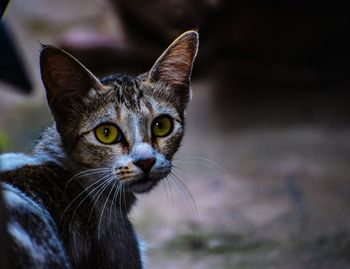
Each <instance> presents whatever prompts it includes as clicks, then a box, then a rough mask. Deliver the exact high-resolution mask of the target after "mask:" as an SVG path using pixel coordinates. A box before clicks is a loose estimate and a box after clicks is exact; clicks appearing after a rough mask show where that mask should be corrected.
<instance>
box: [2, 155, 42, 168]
mask: <svg viewBox="0 0 350 269" xmlns="http://www.w3.org/2000/svg"><path fill="white" fill-rule="evenodd" d="M38 164H39V161H38V160H37V159H36V158H34V157H33V156H29V155H26V154H23V153H4V154H1V155H0V172H6V171H10V170H15V169H18V168H22V167H24V166H26V165H38Z"/></svg>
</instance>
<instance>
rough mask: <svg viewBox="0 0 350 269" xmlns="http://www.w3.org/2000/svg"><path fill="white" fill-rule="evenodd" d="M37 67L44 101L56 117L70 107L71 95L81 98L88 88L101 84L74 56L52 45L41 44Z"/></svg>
mask: <svg viewBox="0 0 350 269" xmlns="http://www.w3.org/2000/svg"><path fill="white" fill-rule="evenodd" d="M40 71H41V78H42V81H43V84H44V86H45V89H46V96H47V101H48V104H49V106H50V109H51V111H52V112H53V115H54V117H55V118H56V116H59V114H61V113H67V111H65V110H67V109H69V107H70V106H69V105H70V102H72V101H73V100H74V99H79V98H80V99H81V97H83V96H84V95H86V94H87V93H88V92H89V90H91V89H98V88H102V87H103V86H102V84H101V83H100V81H99V80H98V79H97V78H96V77H95V76H94V75H93V74H92V73H91V72H90V71H89V70H88V69H87V68H86V67H84V66H83V65H82V64H81V63H80V62H79V61H78V60H77V59H75V58H74V57H73V56H71V55H70V54H68V53H67V52H65V51H63V50H61V49H58V48H55V47H53V46H45V45H44V46H43V48H42V50H41V54H40ZM74 101H75V102H76V100H74Z"/></svg>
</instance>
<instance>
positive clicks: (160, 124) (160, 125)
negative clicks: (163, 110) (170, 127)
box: [156, 121, 164, 129]
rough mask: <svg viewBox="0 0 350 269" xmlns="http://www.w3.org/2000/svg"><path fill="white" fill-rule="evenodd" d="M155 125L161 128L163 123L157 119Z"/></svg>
mask: <svg viewBox="0 0 350 269" xmlns="http://www.w3.org/2000/svg"><path fill="white" fill-rule="evenodd" d="M156 127H157V128H158V129H162V128H163V127H164V126H163V124H162V122H161V121H157V122H156Z"/></svg>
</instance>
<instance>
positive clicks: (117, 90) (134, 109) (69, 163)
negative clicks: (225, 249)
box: [0, 31, 198, 269]
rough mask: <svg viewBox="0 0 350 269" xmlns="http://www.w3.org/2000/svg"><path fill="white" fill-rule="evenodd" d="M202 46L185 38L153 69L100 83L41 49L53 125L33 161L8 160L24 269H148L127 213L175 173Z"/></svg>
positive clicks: (4, 176) (15, 245)
mask: <svg viewBox="0 0 350 269" xmlns="http://www.w3.org/2000/svg"><path fill="white" fill-rule="evenodd" d="M197 47H198V34H197V32H195V31H188V32H185V33H184V34H182V35H181V36H179V37H178V38H177V39H176V40H175V41H174V42H173V43H172V44H171V45H170V46H169V47H168V48H167V49H166V50H165V52H164V53H163V54H162V55H161V56H160V58H159V59H158V60H157V61H156V63H155V64H154V65H153V67H152V68H151V70H150V71H149V72H147V73H145V74H142V75H139V76H135V77H133V76H127V75H112V76H109V77H107V78H105V79H102V80H98V79H97V78H96V77H95V76H94V75H93V74H92V73H91V72H90V71H89V70H87V69H86V68H85V67H84V66H83V65H82V64H81V63H79V62H78V61H77V60H76V59H75V58H73V57H72V56H71V55H69V54H68V53H66V52H64V51H62V50H60V49H57V48H55V47H52V46H44V47H43V49H42V51H41V55H40V67H41V76H42V80H43V84H44V86H45V89H46V94H47V101H48V104H49V107H50V110H51V113H52V115H53V118H54V121H55V123H54V124H53V126H51V127H50V128H48V129H47V131H46V132H45V133H44V134H43V137H42V139H41V141H40V142H39V143H38V145H37V146H36V147H35V149H34V152H33V155H32V156H27V155H23V154H13V153H8V154H4V155H1V156H0V163H2V172H1V173H0V180H1V181H2V182H3V183H2V188H3V191H2V192H3V196H4V202H5V208H6V210H7V212H8V214H7V215H8V219H9V222H8V226H7V227H8V233H9V239H10V241H11V244H10V245H11V247H10V250H11V255H10V256H11V257H10V258H11V259H12V262H14V263H15V264H16V268H30V267H31V268H71V266H72V267H73V268H84V269H86V268H114V269H115V268H132V269H137V268H143V264H142V258H141V250H140V243H139V241H138V238H137V236H136V233H135V231H134V228H133V226H132V224H131V223H130V221H129V219H128V213H129V211H130V209H131V208H132V206H133V205H134V203H135V201H136V196H135V194H138V193H144V192H148V191H150V190H151V189H152V188H153V187H154V186H155V185H157V183H158V182H159V181H160V180H162V179H163V178H164V177H166V176H167V175H168V174H169V173H170V170H171V166H172V164H171V160H172V157H173V155H174V153H175V152H176V151H177V150H178V148H179V145H180V142H181V139H182V137H183V134H184V111H185V108H186V106H187V103H188V102H189V100H190V97H191V92H190V76H191V72H192V64H193V61H194V58H195V56H196V54H197ZM0 170H1V168H0Z"/></svg>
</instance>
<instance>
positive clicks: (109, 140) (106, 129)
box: [95, 123, 121, 144]
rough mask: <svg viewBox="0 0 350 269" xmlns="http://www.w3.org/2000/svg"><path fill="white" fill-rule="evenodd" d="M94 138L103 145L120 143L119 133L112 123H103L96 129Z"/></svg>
mask: <svg viewBox="0 0 350 269" xmlns="http://www.w3.org/2000/svg"><path fill="white" fill-rule="evenodd" d="M95 136H96V138H97V140H98V141H100V142H101V143H103V144H114V143H118V142H120V139H121V133H120V131H119V129H118V127H117V126H115V125H114V124H112V123H103V124H101V125H99V126H97V127H96V129H95Z"/></svg>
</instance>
